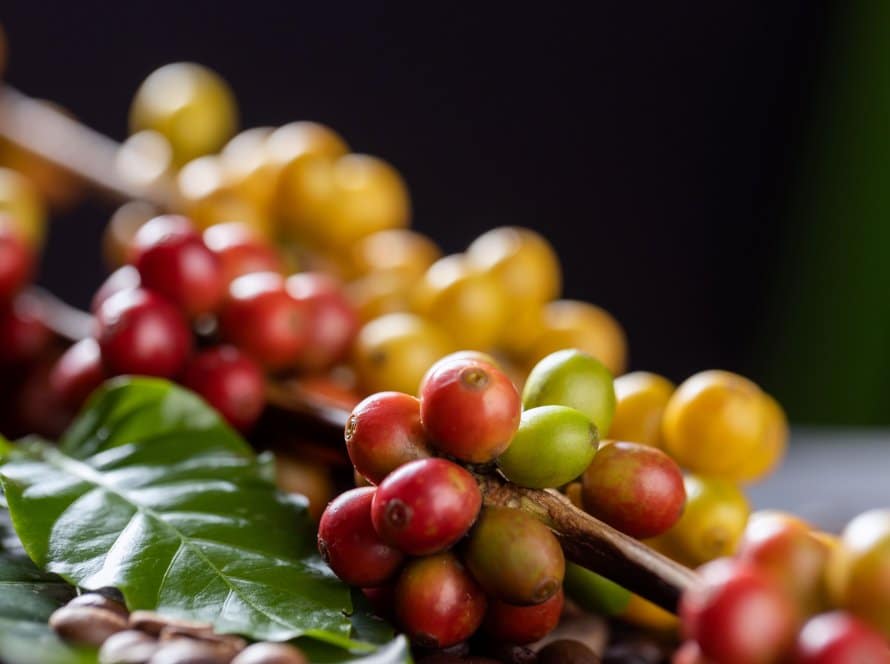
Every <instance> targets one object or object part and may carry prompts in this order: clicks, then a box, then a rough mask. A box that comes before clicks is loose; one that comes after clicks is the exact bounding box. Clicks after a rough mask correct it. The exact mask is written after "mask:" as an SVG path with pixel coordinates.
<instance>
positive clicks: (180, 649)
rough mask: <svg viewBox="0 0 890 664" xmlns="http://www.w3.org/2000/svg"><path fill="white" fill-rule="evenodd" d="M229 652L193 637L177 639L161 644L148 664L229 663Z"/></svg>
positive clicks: (230, 656) (230, 657) (230, 658)
mask: <svg viewBox="0 0 890 664" xmlns="http://www.w3.org/2000/svg"><path fill="white" fill-rule="evenodd" d="M231 661H232V655H231V654H230V653H226V652H222V651H221V650H220V649H219V648H218V647H216V646H215V645H213V644H211V643H206V642H204V641H197V640H195V639H185V638H183V639H177V640H176V641H168V642H167V643H164V644H162V645H161V647H160V648H159V649H158V651H157V652H156V653H155V654H154V655H152V658H151V659H150V660H148V664H229V663H230V662H231Z"/></svg>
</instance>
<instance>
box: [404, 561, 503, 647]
mask: <svg viewBox="0 0 890 664" xmlns="http://www.w3.org/2000/svg"><path fill="white" fill-rule="evenodd" d="M485 605H486V601H485V594H484V593H483V592H482V590H481V589H480V588H479V586H478V585H476V582H475V581H474V580H473V578H472V577H471V576H470V575H469V574H468V573H467V571H466V570H465V569H464V567H463V565H461V564H460V561H458V559H457V558H456V557H455V556H454V554H452V553H448V552H446V553H439V554H437V555H434V556H427V557H425V558H417V559H415V560H412V561H410V562H409V563H408V564H407V565H406V566H405V569H404V570H403V571H402V574H401V575H400V576H399V580H398V583H397V584H396V617H397V620H398V623H399V625H400V626H401V628H402V629H403V630H404V631H405V633H406V634H408V636H409V637H411V639H412V640H413V641H414V642H415V643H416V644H417V645H419V646H423V647H425V648H447V647H448V646H452V645H454V644H456V643H460V642H461V641H464V640H466V639H467V638H469V637H470V636H472V635H473V633H474V632H475V631H476V630H477V629H478V628H479V625H480V624H481V623H482V618H483V617H484V616H485Z"/></svg>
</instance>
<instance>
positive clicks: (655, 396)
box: [609, 371, 674, 447]
mask: <svg viewBox="0 0 890 664" xmlns="http://www.w3.org/2000/svg"><path fill="white" fill-rule="evenodd" d="M673 392H674V384H673V383H672V382H671V381H669V380H668V379H667V378H664V377H663V376H659V375H658V374H654V373H649V372H648V371H634V372H633V373H629V374H625V375H623V376H619V377H618V378H616V379H615V399H616V401H615V417H614V418H613V419H612V426H611V428H610V429H609V437H610V438H614V439H615V440H626V441H630V442H633V443H643V444H644V445H652V446H653V447H661V420H662V416H663V415H664V409H665V406H667V402H668V400H669V399H670V398H671V394H673Z"/></svg>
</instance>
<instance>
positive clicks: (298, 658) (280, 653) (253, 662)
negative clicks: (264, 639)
mask: <svg viewBox="0 0 890 664" xmlns="http://www.w3.org/2000/svg"><path fill="white" fill-rule="evenodd" d="M232 664H309V660H308V659H306V656H305V655H303V653H302V652H300V651H299V650H298V649H297V648H294V647H293V646H289V645H287V644H285V643H254V644H253V645H252V646H247V648H245V649H244V650H243V651H242V652H241V654H239V655H238V656H237V657H236V658H235V659H233V660H232Z"/></svg>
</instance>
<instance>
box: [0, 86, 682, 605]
mask: <svg viewBox="0 0 890 664" xmlns="http://www.w3.org/2000/svg"><path fill="white" fill-rule="evenodd" d="M0 135H2V136H4V137H5V138H7V139H9V140H12V141H13V142H15V143H17V144H18V145H20V146H22V147H24V148H26V149H28V150H30V151H31V152H34V153H36V154H38V155H40V156H41V157H43V158H45V159H47V160H48V161H50V162H52V163H54V164H56V165H58V166H61V167H63V168H65V169H66V170H68V171H71V172H72V173H74V174H75V175H77V176H79V177H80V178H81V179H83V180H84V181H86V182H88V183H90V184H92V185H94V186H95V187H97V188H99V189H101V190H102V191H104V192H106V193H108V194H111V195H112V196H114V197H117V198H122V199H131V198H141V199H143V200H149V201H151V202H153V203H156V204H158V205H159V206H161V207H169V201H170V199H169V198H167V197H166V195H165V194H164V192H163V191H161V190H151V191H138V190H135V189H134V188H133V187H132V185H130V184H129V183H127V182H125V181H124V180H122V179H121V178H120V177H119V176H118V175H117V172H116V170H115V155H116V153H117V148H118V146H117V144H116V143H115V142H114V141H112V140H111V139H109V138H107V137H105V136H102V135H101V134H98V133H96V132H94V131H92V130H91V129H89V128H87V127H85V126H83V125H81V124H79V123H78V122H76V121H75V120H72V119H70V118H68V117H67V116H65V115H64V114H62V113H60V112H58V111H56V110H55V109H53V108H52V107H51V106H49V105H47V104H44V103H42V102H38V101H34V100H32V99H29V98H28V97H27V96H25V95H23V94H21V93H20V92H18V91H16V90H14V89H12V88H10V87H9V86H2V85H0ZM35 294H36V295H37V297H39V298H40V300H41V301H42V302H43V304H44V305H45V307H44V308H45V310H46V314H45V315H46V320H45V322H46V324H47V326H48V327H49V328H50V329H52V330H53V331H55V332H56V333H57V334H59V335H60V336H61V337H63V338H66V339H69V340H71V341H76V340H78V339H81V338H83V337H85V336H88V335H89V334H90V333H91V330H92V317H91V316H89V314H86V313H83V312H80V311H77V310H76V309H73V308H72V307H69V306H68V305H66V304H64V303H62V302H61V301H60V300H58V299H57V298H55V297H54V296H52V295H51V294H49V293H46V292H44V291H39V290H35ZM267 394H268V399H269V403H270V405H271V406H273V407H274V408H276V409H278V410H279V411H282V412H285V413H287V414H288V415H289V416H290V417H292V418H294V419H296V420H298V421H299V422H300V423H301V428H302V429H306V430H308V431H307V433H309V432H311V433H312V434H313V435H314V436H316V437H318V438H319V439H320V440H323V441H325V442H330V443H331V444H334V445H338V446H339V445H342V444H343V443H342V440H343V427H344V425H345V424H346V419H347V417H348V416H349V414H348V412H347V411H345V410H344V409H342V408H340V407H338V406H336V405H332V404H331V403H330V402H329V401H327V400H325V399H319V398H315V395H313V394H312V393H311V392H309V391H307V390H305V389H302V388H301V387H300V384H299V383H298V382H293V381H281V380H273V381H270V382H269V384H268V390H267ZM478 481H479V485H480V488H481V489H482V492H483V495H484V498H485V504H487V505H498V506H508V507H516V508H519V509H523V510H526V511H528V512H530V513H531V514H534V515H535V516H536V517H537V518H539V519H540V520H541V521H543V522H544V523H546V524H547V525H548V526H549V527H550V528H551V529H553V530H554V531H555V532H556V533H557V535H558V537H559V538H560V541H561V542H562V545H563V549H564V550H565V552H566V555H567V557H568V558H569V559H570V560H573V561H574V562H576V563H578V564H580V565H582V566H583V567H586V568H588V569H591V570H593V571H596V572H598V573H601V574H603V576H605V577H607V578H609V579H612V580H613V581H615V582H616V583H619V584H621V585H623V586H625V587H627V588H628V589H630V590H632V591H634V592H636V593H638V594H640V595H642V596H643V597H645V598H646V599H649V600H651V601H652V602H654V603H656V604H658V605H660V606H662V607H664V608H666V609H668V610H671V611H673V610H675V609H676V606H677V601H678V599H679V597H680V594H681V593H682V592H683V590H685V589H686V588H688V587H689V586H690V585H691V584H693V583H694V582H695V578H696V576H695V573H694V572H692V571H691V570H689V569H687V568H685V567H683V566H682V565H679V564H677V563H675V562H674V561H672V560H670V559H668V558H666V557H665V556H662V555H661V554H659V553H657V552H656V551H654V550H652V549H651V548H649V547H647V546H645V545H644V544H641V543H640V542H639V541H637V540H635V539H633V538H631V537H628V536H627V535H624V534H623V533H620V532H618V531H617V530H615V529H614V528H611V527H610V526H608V525H606V524H605V523H602V522H601V521H598V520H597V519H595V518H593V517H592V516H590V515H588V514H586V513H584V512H582V511H581V510H579V509H577V508H576V507H574V506H573V505H572V504H571V503H570V502H569V501H568V500H567V499H566V498H565V497H564V496H562V495H561V494H559V493H557V492H555V491H541V490H537V489H526V488H523V487H519V486H516V485H514V484H511V483H510V482H507V481H505V480H504V479H502V478H501V477H500V476H498V475H495V474H490V475H479V476H478Z"/></svg>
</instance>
